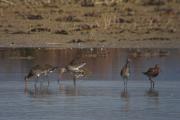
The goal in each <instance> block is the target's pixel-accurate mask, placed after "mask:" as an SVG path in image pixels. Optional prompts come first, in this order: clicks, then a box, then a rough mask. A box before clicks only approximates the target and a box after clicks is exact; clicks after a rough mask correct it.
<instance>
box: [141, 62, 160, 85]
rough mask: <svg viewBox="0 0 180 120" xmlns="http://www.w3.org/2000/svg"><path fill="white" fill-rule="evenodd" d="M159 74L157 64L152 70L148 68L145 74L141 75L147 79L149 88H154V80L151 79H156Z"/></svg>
mask: <svg viewBox="0 0 180 120" xmlns="http://www.w3.org/2000/svg"><path fill="white" fill-rule="evenodd" d="M159 73H160V67H159V65H157V64H156V65H155V66H154V67H153V68H149V69H148V70H147V71H146V72H143V74H144V75H146V76H147V77H148V78H149V80H150V82H151V88H154V80H152V78H154V77H157V76H158V75H159Z"/></svg>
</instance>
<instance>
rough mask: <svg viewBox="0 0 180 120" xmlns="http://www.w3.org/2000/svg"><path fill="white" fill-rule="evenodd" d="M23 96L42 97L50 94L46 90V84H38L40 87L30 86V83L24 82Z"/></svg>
mask: <svg viewBox="0 0 180 120" xmlns="http://www.w3.org/2000/svg"><path fill="white" fill-rule="evenodd" d="M24 94H25V95H26V96H30V97H44V96H49V95H51V94H52V92H51V91H50V90H49V89H48V84H40V86H38V87H37V86H36V87H35V86H34V87H33V86H32V85H31V84H30V83H28V82H27V81H25V84H24Z"/></svg>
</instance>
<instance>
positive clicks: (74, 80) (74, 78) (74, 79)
mask: <svg viewBox="0 0 180 120" xmlns="http://www.w3.org/2000/svg"><path fill="white" fill-rule="evenodd" d="M73 82H74V86H76V77H75V76H74V77H73Z"/></svg>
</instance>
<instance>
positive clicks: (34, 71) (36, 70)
mask: <svg viewBox="0 0 180 120" xmlns="http://www.w3.org/2000/svg"><path fill="white" fill-rule="evenodd" d="M57 69H58V67H54V66H52V65H49V64H46V65H43V66H40V65H36V66H34V67H32V68H31V70H30V71H29V73H28V75H27V76H25V81H28V80H31V79H35V85H36V83H37V82H38V80H39V78H40V77H43V76H45V77H48V75H49V74H50V73H53V72H54V71H55V70H57ZM48 86H49V79H48Z"/></svg>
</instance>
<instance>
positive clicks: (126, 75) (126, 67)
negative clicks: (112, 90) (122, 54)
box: [120, 59, 130, 89]
mask: <svg viewBox="0 0 180 120" xmlns="http://www.w3.org/2000/svg"><path fill="white" fill-rule="evenodd" d="M120 74H121V77H122V78H123V81H124V88H126V89H127V81H128V80H129V76H130V59H127V61H126V64H125V65H124V66H123V67H122V69H121V73H120Z"/></svg>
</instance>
